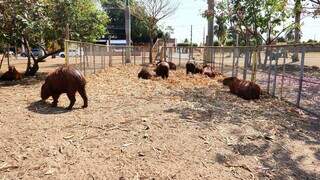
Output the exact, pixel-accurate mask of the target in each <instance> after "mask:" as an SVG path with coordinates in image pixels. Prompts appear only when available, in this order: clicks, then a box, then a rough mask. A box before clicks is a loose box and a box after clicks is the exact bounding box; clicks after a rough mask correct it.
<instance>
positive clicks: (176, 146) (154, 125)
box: [0, 62, 320, 180]
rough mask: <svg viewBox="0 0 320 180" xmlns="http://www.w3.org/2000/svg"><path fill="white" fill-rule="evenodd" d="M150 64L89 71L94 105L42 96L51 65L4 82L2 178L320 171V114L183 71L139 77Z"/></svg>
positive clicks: (314, 174)
mask: <svg viewBox="0 0 320 180" xmlns="http://www.w3.org/2000/svg"><path fill="white" fill-rule="evenodd" d="M47 63H50V62H47ZM53 64H54V63H53ZM45 65H46V63H44V64H42V65H41V66H45ZM47 66H48V67H51V65H50V64H49V65H48V64H47ZM140 68H141V67H139V66H115V67H112V68H108V69H107V70H106V71H105V72H103V73H100V74H97V75H90V76H88V77H87V80H88V86H87V91H88V96H89V107H88V108H87V109H80V107H81V106H82V103H83V102H82V99H81V98H80V96H77V102H76V105H75V109H74V110H73V111H66V110H65V109H64V107H66V106H67V105H68V103H69V102H68V99H67V97H66V96H65V95H63V96H62V97H61V98H60V102H59V107H58V108H51V107H50V104H49V103H50V102H51V100H48V101H47V102H46V103H42V102H40V101H39V100H40V96H39V93H40V87H41V84H42V83H43V79H44V77H45V73H44V72H42V73H40V75H39V76H37V77H36V78H33V79H24V80H22V81H20V82H17V83H6V84H1V85H0V179H1V180H2V179H319V178H320V168H319V167H320V120H319V118H316V117H312V116H309V115H307V114H305V113H304V112H302V111H300V110H298V109H295V108H294V107H292V106H289V105H287V104H285V103H283V102H280V101H278V100H275V99H271V98H268V97H264V98H263V99H262V100H259V101H251V102H250V101H245V100H242V99H240V98H237V97H235V96H233V95H231V94H229V93H228V89H227V88H224V87H223V86H222V85H221V84H220V83H219V82H217V81H216V80H212V79H208V78H204V77H201V76H194V77H191V76H186V75H185V72H184V70H182V69H180V70H178V71H177V72H172V73H171V74H170V78H169V79H168V80H161V79H155V80H139V79H138V78H137V72H138V71H139V69H140ZM44 69H46V68H44Z"/></svg>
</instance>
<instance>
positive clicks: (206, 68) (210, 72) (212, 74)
mask: <svg viewBox="0 0 320 180" xmlns="http://www.w3.org/2000/svg"><path fill="white" fill-rule="evenodd" d="M203 74H204V75H205V76H208V77H209V78H215V77H216V74H215V72H214V71H213V68H212V67H211V66H208V65H205V66H204V67H203Z"/></svg>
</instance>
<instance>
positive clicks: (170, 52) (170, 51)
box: [169, 47, 173, 62]
mask: <svg viewBox="0 0 320 180" xmlns="http://www.w3.org/2000/svg"><path fill="white" fill-rule="evenodd" d="M172 51H173V50H172V47H170V50H169V54H170V55H169V56H170V57H169V58H170V62H172Z"/></svg>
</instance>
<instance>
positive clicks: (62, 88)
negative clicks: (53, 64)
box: [41, 66, 88, 110]
mask: <svg viewBox="0 0 320 180" xmlns="http://www.w3.org/2000/svg"><path fill="white" fill-rule="evenodd" d="M85 86H86V80H85V78H84V76H83V74H82V73H81V72H80V71H79V70H78V69H76V68H74V67H72V66H62V67H60V68H58V69H56V70H55V71H54V72H52V73H50V74H49V75H48V77H47V78H46V80H45V83H44V84H43V85H42V87H41V99H42V100H46V99H48V98H49V97H50V96H52V98H53V103H52V106H53V107H56V106H57V104H58V99H59V97H60V95H61V94H63V93H67V96H68V98H69V100H70V105H69V106H68V108H67V109H69V110H71V109H72V107H73V106H74V104H75V102H76V98H75V95H76V92H78V93H79V94H80V95H81V97H82V99H83V101H84V105H83V106H82V107H83V108H86V107H88V97H87V93H86V90H85Z"/></svg>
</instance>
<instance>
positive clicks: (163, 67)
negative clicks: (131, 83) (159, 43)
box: [155, 62, 170, 79]
mask: <svg viewBox="0 0 320 180" xmlns="http://www.w3.org/2000/svg"><path fill="white" fill-rule="evenodd" d="M169 69H170V66H169V64H168V63H167V62H160V63H158V64H157V67H156V69H155V71H156V74H157V76H161V77H162V79H167V78H168V77H169Z"/></svg>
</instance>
